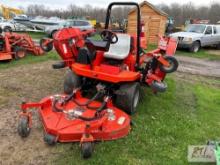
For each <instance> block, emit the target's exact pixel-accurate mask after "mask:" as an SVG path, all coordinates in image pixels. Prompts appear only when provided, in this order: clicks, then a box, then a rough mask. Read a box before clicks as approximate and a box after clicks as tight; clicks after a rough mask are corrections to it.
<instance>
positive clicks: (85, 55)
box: [76, 47, 95, 64]
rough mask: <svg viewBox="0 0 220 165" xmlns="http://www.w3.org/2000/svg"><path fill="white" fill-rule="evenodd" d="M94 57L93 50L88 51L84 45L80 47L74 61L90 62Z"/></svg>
mask: <svg viewBox="0 0 220 165" xmlns="http://www.w3.org/2000/svg"><path fill="white" fill-rule="evenodd" d="M94 58H95V52H90V51H89V50H88V49H87V48H86V47H84V48H80V49H79V53H78V56H77V59H76V62H78V63H80V64H91V63H92V60H93V59H94Z"/></svg>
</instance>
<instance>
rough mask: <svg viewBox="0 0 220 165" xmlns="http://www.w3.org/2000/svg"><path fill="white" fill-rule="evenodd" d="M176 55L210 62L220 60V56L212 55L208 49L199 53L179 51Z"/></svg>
mask: <svg viewBox="0 0 220 165" xmlns="http://www.w3.org/2000/svg"><path fill="white" fill-rule="evenodd" d="M176 54H177V55H181V56H188V57H195V58H201V59H208V60H220V55H215V54H210V53H209V52H208V51H207V50H206V49H201V50H200V51H199V52H197V53H192V52H189V51H187V50H182V51H181V50H177V52H176Z"/></svg>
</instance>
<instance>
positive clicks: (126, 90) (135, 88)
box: [115, 82, 141, 114]
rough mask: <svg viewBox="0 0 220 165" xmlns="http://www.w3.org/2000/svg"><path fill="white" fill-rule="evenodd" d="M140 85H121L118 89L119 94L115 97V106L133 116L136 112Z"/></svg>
mask: <svg viewBox="0 0 220 165" xmlns="http://www.w3.org/2000/svg"><path fill="white" fill-rule="evenodd" d="M140 95H141V94H140V84H139V83H137V82H135V83H129V84H123V85H121V86H120V88H119V94H118V95H117V96H116V100H115V104H116V106H117V107H118V108H121V109H122V110H124V111H125V112H126V113H128V114H134V113H135V112H136V111H137V105H138V103H139V101H140Z"/></svg>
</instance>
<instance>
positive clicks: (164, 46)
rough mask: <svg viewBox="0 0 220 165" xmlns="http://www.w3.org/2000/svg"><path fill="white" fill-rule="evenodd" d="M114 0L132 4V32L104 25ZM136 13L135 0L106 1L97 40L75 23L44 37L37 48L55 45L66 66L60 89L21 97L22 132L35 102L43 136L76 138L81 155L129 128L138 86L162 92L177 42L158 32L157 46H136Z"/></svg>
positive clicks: (57, 139)
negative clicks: (39, 96)
mask: <svg viewBox="0 0 220 165" xmlns="http://www.w3.org/2000/svg"><path fill="white" fill-rule="evenodd" d="M115 5H129V6H135V7H136V8H137V34H134V35H129V34H123V33H114V32H113V31H111V30H110V29H109V20H110V15H111V9H112V7H113V6H115ZM140 25H141V14H140V8H139V5H138V4H137V3H133V2H114V3H111V4H110V5H109V6H108V9H107V16H106V23H105V30H103V31H102V32H101V33H100V36H101V40H94V38H88V37H86V35H85V33H84V32H81V31H80V30H79V29H77V28H64V29H62V30H60V31H58V32H57V33H56V34H55V36H54V39H44V40H42V42H41V45H42V48H43V49H45V50H47V51H49V50H52V48H53V47H54V48H55V49H56V51H57V53H58V54H59V55H60V56H61V58H62V61H61V62H59V63H56V64H54V65H53V67H54V68H55V69H60V68H65V67H67V68H68V73H67V75H66V77H65V79H64V92H63V94H57V95H51V96H48V97H46V98H43V99H42V100H41V101H40V102H32V103H31V102H29V103H27V102H26V103H25V102H24V103H22V105H21V113H20V119H19V125H18V133H19V135H20V136H21V137H27V136H28V135H29V133H30V130H31V125H32V120H31V118H32V113H31V109H32V108H37V110H38V112H39V115H40V117H41V119H42V123H43V127H44V131H45V134H44V140H45V142H46V143H48V144H50V145H52V144H55V143H56V142H80V146H81V152H82V156H83V158H88V157H90V156H91V154H92V151H93V147H94V142H95V141H107V140H116V139H119V138H122V137H125V136H126V135H128V134H129V131H130V130H131V123H132V122H131V117H130V115H131V114H134V113H135V112H136V110H137V105H138V103H139V100H140V97H141V92H140V90H141V89H140V88H141V86H148V87H150V88H152V91H153V92H155V93H156V92H164V91H165V90H166V88H167V85H166V83H165V81H164V80H165V76H166V73H171V72H174V71H176V69H177V67H178V62H177V60H176V59H175V58H174V57H173V55H174V54H175V51H176V46H177V43H176V41H175V40H173V39H171V38H164V37H160V41H159V45H158V48H157V49H156V50H153V51H151V52H148V53H146V52H145V50H143V49H142V47H141V46H140V45H141V44H140V40H141V26H140Z"/></svg>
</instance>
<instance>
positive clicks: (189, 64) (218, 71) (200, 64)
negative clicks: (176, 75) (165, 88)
mask: <svg viewBox="0 0 220 165" xmlns="http://www.w3.org/2000/svg"><path fill="white" fill-rule="evenodd" d="M176 57H177V59H178V61H179V68H178V71H179V72H183V73H190V74H195V75H203V76H208V77H216V78H220V61H209V60H206V59H198V58H192V57H185V56H176Z"/></svg>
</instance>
